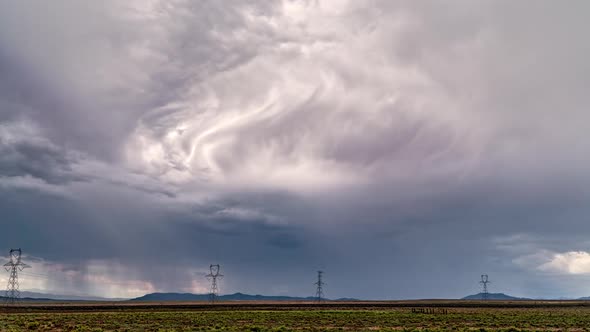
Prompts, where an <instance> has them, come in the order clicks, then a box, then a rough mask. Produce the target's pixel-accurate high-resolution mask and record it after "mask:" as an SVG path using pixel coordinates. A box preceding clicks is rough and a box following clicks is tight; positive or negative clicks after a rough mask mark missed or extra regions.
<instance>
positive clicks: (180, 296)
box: [129, 293, 355, 301]
mask: <svg viewBox="0 0 590 332" xmlns="http://www.w3.org/2000/svg"><path fill="white" fill-rule="evenodd" d="M218 299H219V300H220V301H313V300H315V297H295V296H267V295H250V294H244V293H234V294H227V295H220V296H219V297H218ZM208 300H209V294H191V293H151V294H146V295H144V296H140V297H137V298H134V299H131V300H129V301H208ZM338 300H342V299H338ZM338 300H336V301H338ZM347 300H348V301H355V299H347Z"/></svg>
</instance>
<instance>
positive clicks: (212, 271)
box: [206, 264, 223, 303]
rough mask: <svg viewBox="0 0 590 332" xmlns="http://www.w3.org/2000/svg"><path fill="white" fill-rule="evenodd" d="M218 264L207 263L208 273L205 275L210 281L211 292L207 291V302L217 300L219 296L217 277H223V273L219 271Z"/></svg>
mask: <svg viewBox="0 0 590 332" xmlns="http://www.w3.org/2000/svg"><path fill="white" fill-rule="evenodd" d="M219 270H220V266H219V264H211V265H209V274H208V275H206V277H207V279H208V280H210V281H211V292H210V293H209V302H211V303H214V302H215V301H217V297H218V296H219V289H218V288H217V279H219V280H221V279H223V274H221V273H220V272H219Z"/></svg>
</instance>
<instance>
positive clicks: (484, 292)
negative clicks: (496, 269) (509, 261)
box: [479, 274, 491, 300]
mask: <svg viewBox="0 0 590 332" xmlns="http://www.w3.org/2000/svg"><path fill="white" fill-rule="evenodd" d="M479 283H480V284H481V287H482V292H481V298H482V299H483V300H487V299H488V297H489V293H488V284H489V283H491V281H489V280H488V275H487V274H482V275H481V281H480V282H479Z"/></svg>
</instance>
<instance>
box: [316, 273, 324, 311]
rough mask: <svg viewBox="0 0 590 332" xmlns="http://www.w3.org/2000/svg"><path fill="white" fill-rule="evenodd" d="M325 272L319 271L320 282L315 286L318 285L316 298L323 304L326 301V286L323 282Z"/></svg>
mask: <svg viewBox="0 0 590 332" xmlns="http://www.w3.org/2000/svg"><path fill="white" fill-rule="evenodd" d="M323 273H324V272H323V271H318V281H317V282H316V283H315V284H314V285H317V288H316V291H315V297H316V301H317V302H318V303H320V302H322V301H323V300H324V289H323V286H324V285H325V284H326V283H325V282H324V281H323V280H322V274H323Z"/></svg>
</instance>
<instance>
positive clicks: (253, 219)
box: [0, 0, 590, 299]
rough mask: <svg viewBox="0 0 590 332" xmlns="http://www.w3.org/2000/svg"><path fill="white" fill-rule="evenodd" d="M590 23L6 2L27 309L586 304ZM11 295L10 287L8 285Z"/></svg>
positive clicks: (251, 6)
mask: <svg viewBox="0 0 590 332" xmlns="http://www.w3.org/2000/svg"><path fill="white" fill-rule="evenodd" d="M589 11H590V2H588V1H584V0H572V1H567V2H560V1H548V0H547V1H545V0H540V1H533V0H525V1H509V0H494V1H486V0H478V1H468V0H465V1H459V0H457V1H453V2H449V1H443V0H425V1H389V0H323V1H322V0H299V1H297V0H277V1H274V0H273V1H262V0H248V1H233V0H228V1H216V0H195V1H183V0H172V1H159V0H149V1H148V0H129V1H110V0H105V1H74V0H71V1H70V0H60V1H50V2H39V1H29V0H7V1H1V2H0V223H1V224H0V226H1V230H2V234H3V237H2V241H1V243H2V245H1V246H0V250H1V251H3V252H4V253H2V255H4V256H3V258H0V259H2V260H5V261H7V259H8V252H9V250H10V248H22V250H23V261H24V262H26V263H28V264H29V265H31V266H32V268H30V269H26V270H25V271H23V273H21V275H20V280H19V281H20V284H21V289H27V290H37V291H43V292H48V293H59V294H89V295H97V296H106V297H134V296H140V295H143V294H145V293H150V292H156V291H159V292H193V293H205V292H207V291H208V287H209V286H208V285H209V284H208V281H207V279H206V278H205V275H206V274H207V272H208V268H209V265H210V264H220V265H221V273H222V274H224V276H225V277H224V279H223V280H221V281H220V285H219V286H220V291H221V293H233V292H238V291H239V292H243V293H251V294H265V295H293V296H312V295H314V293H315V286H314V285H313V283H314V282H315V277H316V271H317V270H323V271H325V274H324V279H325V282H326V286H325V287H324V292H325V296H326V297H328V298H339V297H354V298H360V299H415V298H457V297H462V296H465V295H468V294H473V293H477V292H479V290H480V285H479V284H478V281H479V279H480V275H481V274H484V273H485V274H488V275H489V279H490V281H491V284H490V285H489V290H490V292H504V293H508V294H511V295H514V296H525V297H534V298H548V297H580V296H590V237H589V236H588V235H590V223H589V222H588V218H589V217H590V204H588V202H589V198H590V195H589V194H590V189H589V188H590V187H589V184H590V172H588V169H589V166H590V157H588V153H587V151H588V150H589V148H590V146H589V145H590V114H589V113H588V108H589V106H590V101H589V94H588V87H590V62H589V61H588V59H590V39H589V38H587V32H588V31H590V21H589V20H588V19H587V13H588V12H589ZM7 278H8V273H2V274H1V275H0V285H4V284H6V282H7Z"/></svg>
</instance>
